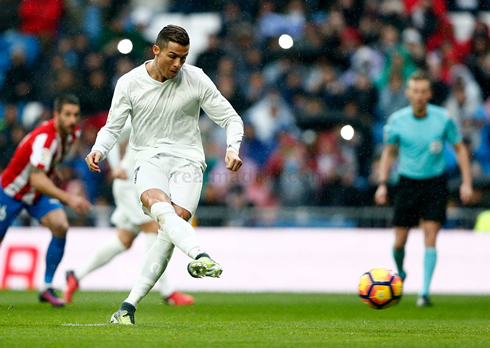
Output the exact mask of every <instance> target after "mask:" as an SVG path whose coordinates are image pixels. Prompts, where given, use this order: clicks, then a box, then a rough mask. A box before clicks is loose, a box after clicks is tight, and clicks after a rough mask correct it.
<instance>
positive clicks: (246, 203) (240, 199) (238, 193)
mask: <svg viewBox="0 0 490 348" xmlns="http://www.w3.org/2000/svg"><path fill="white" fill-rule="evenodd" d="M226 203H227V205H228V221H227V222H226V225H227V226H250V218H249V215H248V214H247V212H246V211H244V210H245V209H246V208H251V207H253V204H252V202H250V200H249V199H248V197H247V195H246V193H245V189H244V188H243V186H241V185H239V184H237V185H234V186H232V187H231V188H230V189H229V190H228V193H227V195H226Z"/></svg>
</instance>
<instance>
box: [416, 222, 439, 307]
mask: <svg viewBox="0 0 490 348" xmlns="http://www.w3.org/2000/svg"><path fill="white" fill-rule="evenodd" d="M422 226H423V228H424V234H425V256H424V280H423V284H422V289H421V291H420V294H419V299H418V300H417V305H418V306H419V307H428V306H431V305H432V303H431V301H430V294H429V288H430V283H431V281H432V276H433V274H434V269H435V268H436V262H437V250H436V239H437V234H438V232H439V230H440V228H441V224H440V223H439V222H437V221H424V222H423V224H422Z"/></svg>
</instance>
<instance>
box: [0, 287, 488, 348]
mask: <svg viewBox="0 0 490 348" xmlns="http://www.w3.org/2000/svg"><path fill="white" fill-rule="evenodd" d="M126 295H127V293H115V292H103V293H102V292H81V293H78V294H76V297H75V299H74V304H73V305H70V306H67V307H65V308H52V307H50V305H47V304H40V303H38V302H37V293H35V292H16V291H1V292H0V346H1V347H133V348H136V347H162V348H163V347H194V348H206V347H227V348H234V347H378V346H382V347H397V348H398V347H490V296H442V295H441V296H433V302H434V304H435V306H434V307H433V308H416V307H415V300H416V298H415V296H413V295H411V296H405V297H404V298H403V299H402V301H401V303H400V304H398V305H397V306H395V307H392V308H389V309H386V310H374V309H370V308H368V307H367V306H366V305H365V304H364V303H362V302H361V300H360V299H359V298H358V297H357V296H356V295H353V294H352V295H332V294H284V293H282V294H273V293H267V294H264V293H256V294H229V293H219V294H217V293H198V294H194V295H195V298H196V304H195V305H193V306H191V307H169V306H166V305H164V304H162V300H161V298H160V297H159V296H158V294H157V293H151V294H150V295H149V296H148V297H147V298H145V299H144V300H143V301H142V302H141V304H140V305H139V307H138V311H137V312H136V326H134V327H127V326H118V325H109V324H108V322H109V318H110V316H111V314H112V313H113V312H114V311H116V310H117V309H118V308H119V305H120V303H121V301H122V300H123V299H124V298H125V296H126ZM12 306H13V307H12ZM94 324H96V325H94ZM97 325H98V326H97Z"/></svg>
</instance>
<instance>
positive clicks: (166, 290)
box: [144, 232, 174, 298]
mask: <svg viewBox="0 0 490 348" xmlns="http://www.w3.org/2000/svg"><path fill="white" fill-rule="evenodd" d="M144 233H145V237H146V238H145V239H146V250H150V248H151V246H152V245H153V243H155V241H156V240H157V236H158V235H157V234H156V233H150V232H144ZM158 285H159V286H160V295H162V296H163V298H167V297H169V296H170V295H172V293H173V292H174V290H173V289H172V287H171V286H170V284H169V283H168V280H167V274H166V273H165V272H163V274H162V276H161V277H160V279H159V280H158Z"/></svg>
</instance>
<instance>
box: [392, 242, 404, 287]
mask: <svg viewBox="0 0 490 348" xmlns="http://www.w3.org/2000/svg"><path fill="white" fill-rule="evenodd" d="M393 258H394V259H395V263H396V268H397V269H398V274H399V275H400V277H401V278H402V280H405V277H406V274H405V271H404V270H403V260H404V259H405V249H401V250H397V249H395V248H393Z"/></svg>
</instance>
